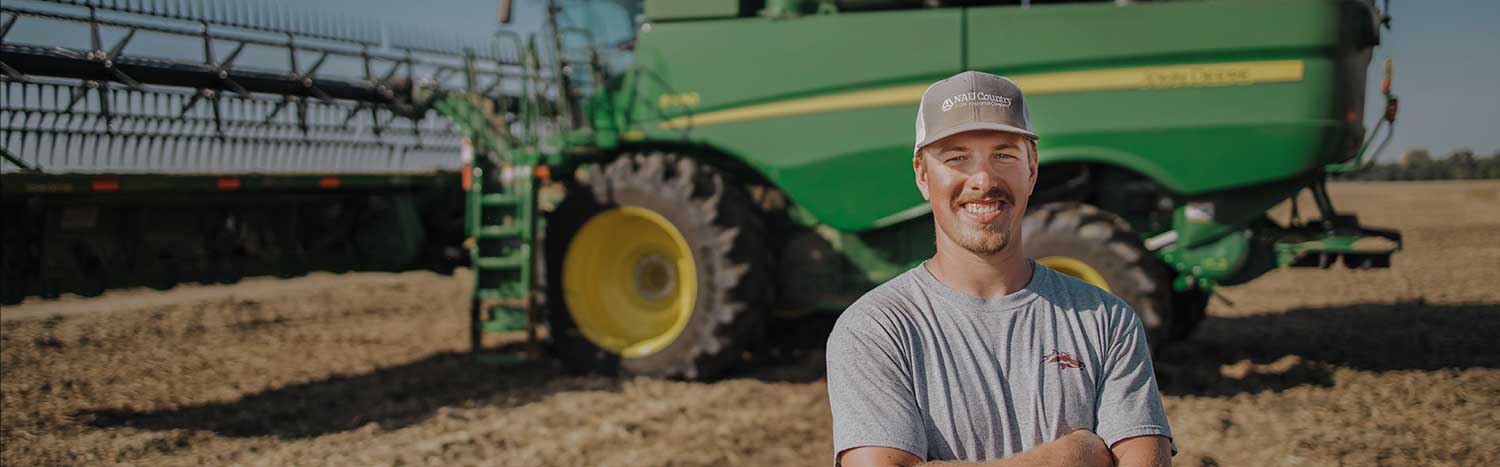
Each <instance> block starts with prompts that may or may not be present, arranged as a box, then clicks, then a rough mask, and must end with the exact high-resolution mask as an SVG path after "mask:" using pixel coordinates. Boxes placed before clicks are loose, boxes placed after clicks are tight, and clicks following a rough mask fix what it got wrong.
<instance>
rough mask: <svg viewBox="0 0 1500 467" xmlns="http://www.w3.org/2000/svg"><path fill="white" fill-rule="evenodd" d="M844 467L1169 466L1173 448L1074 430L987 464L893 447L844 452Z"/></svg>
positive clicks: (1152, 440)
mask: <svg viewBox="0 0 1500 467" xmlns="http://www.w3.org/2000/svg"><path fill="white" fill-rule="evenodd" d="M839 464H840V465H842V466H843V467H913V466H917V465H922V466H934V467H936V466H955V467H957V466H970V467H1018V466H1070V467H1071V466H1087V467H1094V466H1098V467H1170V466H1171V465H1172V448H1171V446H1170V445H1169V444H1167V438H1165V437H1161V436H1137V437H1134V438H1126V439H1123V440H1120V441H1119V442H1116V443H1115V445H1114V446H1105V445H1104V440H1103V439H1101V438H1099V436H1098V435H1095V434H1094V433H1093V432H1090V431H1088V430H1077V431H1074V432H1072V433H1068V434H1067V435H1066V436H1063V437H1061V438H1058V439H1055V440H1052V441H1049V442H1047V443H1045V444H1043V445H1041V446H1037V447H1036V448H1034V449H1032V450H1030V451H1026V452H1023V453H1020V454H1017V455H1015V456H1011V457H1007V458H1004V459H996V460H992V461H987V462H929V463H923V462H922V459H921V458H919V457H917V456H916V455H914V454H912V453H909V452H906V451H903V450H900V449H895V448H888V447H880V446H863V447H857V448H854V449H850V450H848V451H844V452H843V453H842V454H840V456H839Z"/></svg>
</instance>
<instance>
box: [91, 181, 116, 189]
mask: <svg viewBox="0 0 1500 467" xmlns="http://www.w3.org/2000/svg"><path fill="white" fill-rule="evenodd" d="M94 191H120V182H119V181H116V180H94Z"/></svg>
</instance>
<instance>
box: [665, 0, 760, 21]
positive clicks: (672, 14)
mask: <svg viewBox="0 0 1500 467" xmlns="http://www.w3.org/2000/svg"><path fill="white" fill-rule="evenodd" d="M739 13H740V2H739V0H646V20H648V21H671V20H681V19H702V18H721V17H733V16H735V15H738V14H739Z"/></svg>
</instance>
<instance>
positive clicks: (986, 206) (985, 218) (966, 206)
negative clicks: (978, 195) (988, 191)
mask: <svg viewBox="0 0 1500 467" xmlns="http://www.w3.org/2000/svg"><path fill="white" fill-rule="evenodd" d="M1006 207H1008V204H1007V203H1006V202H1005V201H1003V200H998V199H977V200H974V201H966V202H964V203H962V204H959V209H961V210H962V211H963V212H964V213H965V214H968V216H967V217H969V219H971V220H973V221H974V222H978V223H981V224H983V223H989V222H990V221H993V220H995V218H996V217H1000V215H1001V214H1004V213H1005V209H1006Z"/></svg>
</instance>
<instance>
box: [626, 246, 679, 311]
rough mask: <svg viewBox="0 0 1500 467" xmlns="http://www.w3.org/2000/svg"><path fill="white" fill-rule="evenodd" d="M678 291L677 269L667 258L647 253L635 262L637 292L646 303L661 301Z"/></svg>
mask: <svg viewBox="0 0 1500 467" xmlns="http://www.w3.org/2000/svg"><path fill="white" fill-rule="evenodd" d="M676 289H677V268H676V267H675V266H673V265H672V262H671V260H668V259H667V257H665V256H662V255H659V254H656V253H646V254H644V255H641V257H640V259H638V260H636V262H635V291H636V293H638V294H640V295H641V298H643V299H646V301H653V302H654V301H657V300H661V299H662V298H665V297H667V296H669V295H671V294H672V292H673V291H674V290H676Z"/></svg>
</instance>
